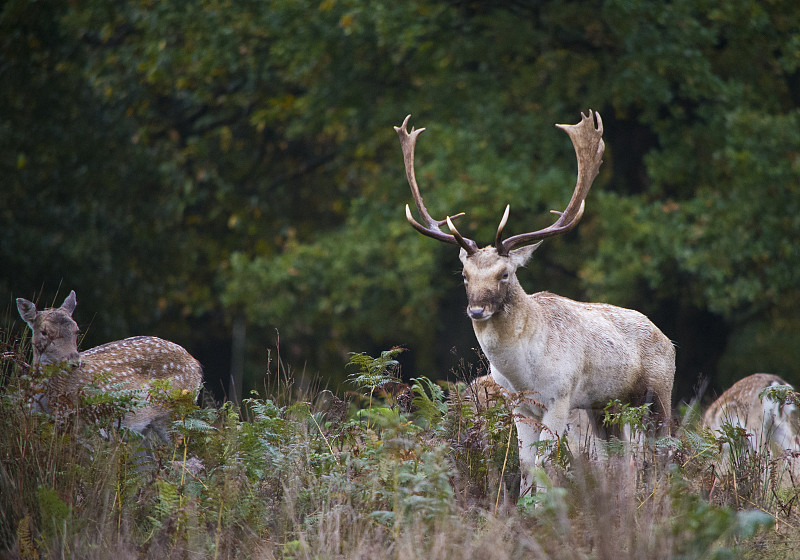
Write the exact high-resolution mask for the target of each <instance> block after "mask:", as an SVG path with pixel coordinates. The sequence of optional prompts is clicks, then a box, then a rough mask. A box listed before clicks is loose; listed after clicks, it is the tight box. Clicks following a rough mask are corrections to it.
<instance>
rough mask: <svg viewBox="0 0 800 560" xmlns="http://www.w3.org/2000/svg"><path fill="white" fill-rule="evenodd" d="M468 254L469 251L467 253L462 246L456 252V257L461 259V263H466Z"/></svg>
mask: <svg viewBox="0 0 800 560" xmlns="http://www.w3.org/2000/svg"><path fill="white" fill-rule="evenodd" d="M468 256H469V253H467V252H466V251H465V250H464V248H463V247H462V248H461V250H460V251H459V252H458V258H459V259H460V260H461V262H462V263H466V262H467V257H468Z"/></svg>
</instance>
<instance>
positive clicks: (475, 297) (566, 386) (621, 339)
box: [395, 111, 675, 493]
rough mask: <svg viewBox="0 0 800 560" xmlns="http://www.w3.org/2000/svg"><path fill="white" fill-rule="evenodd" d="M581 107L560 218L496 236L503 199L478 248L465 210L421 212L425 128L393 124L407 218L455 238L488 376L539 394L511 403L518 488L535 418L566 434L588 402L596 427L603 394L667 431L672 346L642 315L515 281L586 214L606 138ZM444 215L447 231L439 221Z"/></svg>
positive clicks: (527, 481) (525, 477)
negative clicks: (650, 416) (642, 408)
mask: <svg viewBox="0 0 800 560" xmlns="http://www.w3.org/2000/svg"><path fill="white" fill-rule="evenodd" d="M595 115H596V119H597V126H595ZM581 116H582V119H581V122H579V123H578V124H576V125H556V126H557V127H558V128H560V129H562V130H564V131H565V132H566V133H567V134H568V135H569V137H570V139H571V140H572V143H573V147H574V148H575V154H576V156H577V159H578V179H577V183H576V186H575V190H574V193H573V195H572V199H571V200H570V202H569V204H568V205H567V208H566V209H565V210H564V211H563V212H555V213H556V214H559V218H558V220H557V221H556V222H555V223H553V224H552V225H551V226H549V227H546V228H544V229H541V230H538V231H533V232H529V233H523V234H519V235H515V236H513V237H509V238H507V239H503V229H504V227H505V225H506V222H507V220H508V216H509V210H510V206H506V209H505V213H504V215H503V218H502V220H501V221H500V226H499V227H498V228H497V235H496V236H495V240H494V245H491V246H488V247H484V248H483V249H479V248H478V245H477V244H476V243H475V241H473V240H471V239H468V238H466V237H463V236H462V235H461V234H460V233H459V232H458V230H457V229H456V227H455V225H454V223H453V221H454V220H455V219H456V218H458V217H459V216H462V215H463V213H461V214H456V215H454V216H447V217H446V219H444V220H435V219H433V218H432V217H431V215H430V214H429V213H428V210H427V209H426V208H425V204H424V203H423V200H422V196H421V194H420V191H419V187H418V185H417V180H416V177H415V172H414V148H415V145H416V141H417V137H418V136H419V134H420V133H421V132H422V131H423V130H425V129H418V130H417V129H414V128H412V129H411V132H409V131H408V129H407V126H408V121H409V118H410V117H411V115H409V116H408V117H406V119H405V120H404V121H403V124H402V125H401V126H399V127H395V130H396V131H397V134H398V135H399V137H400V143H401V145H402V150H403V157H404V161H405V169H406V177H407V179H408V183H409V186H410V187H411V194H412V195H413V197H414V202H415V204H416V207H417V210H418V212H419V215H420V217H421V218H422V222H423V223H422V224H421V223H419V222H418V221H417V220H415V219H414V217H413V216H412V214H411V209H410V208H409V206H408V205H406V218H407V219H408V221H409V223H410V224H411V225H412V226H413V227H414V229H416V230H417V231H419V232H420V233H422V234H423V235H426V236H428V237H432V238H434V239H438V240H439V241H443V242H445V243H450V244H453V245H458V246H460V247H461V251H460V259H461V262H462V263H463V272H462V275H463V278H464V285H465V288H466V292H467V300H468V303H467V315H468V316H469V318H470V319H471V320H472V326H473V328H474V330H475V336H476V337H477V339H478V342H479V344H480V346H481V348H482V350H483V353H484V354H485V355H486V357H487V358H488V360H489V363H490V365H491V368H490V370H491V375H492V377H493V378H494V380H495V381H496V382H497V383H498V384H499V385H501V386H502V387H503V388H505V389H506V390H508V391H510V392H512V393H521V392H524V391H532V392H535V393H536V394H535V395H534V399H535V400H536V403H530V404H520V405H518V406H516V407H515V410H514V413H515V416H516V417H517V418H518V419H517V420H516V427H517V436H518V441H519V446H520V449H519V451H520V467H521V471H522V473H521V474H522V481H521V488H520V490H521V492H522V493H525V492H527V491H528V490H530V489H531V488H532V483H531V481H532V475H531V468H532V467H534V466H539V465H541V463H542V460H543V457H542V456H541V454H539V453H537V452H536V451H535V450H534V447H533V444H535V443H536V442H537V441H538V440H539V438H540V433H541V431H542V429H541V426H542V425H544V426H545V427H546V428H547V430H548V431H549V432H550V433H551V434H554V435H558V436H560V435H563V434H564V433H565V430H566V428H567V423H568V418H569V413H570V410H572V409H575V408H577V409H583V410H586V411H587V412H588V413H589V416H590V419H591V421H592V424H593V429H594V430H596V431H598V432H599V431H600V430H601V426H600V422H599V419H600V415H601V414H602V410H603V408H604V406H605V405H606V404H607V403H608V402H609V401H610V400H612V399H619V400H620V401H622V402H626V403H630V404H633V405H635V406H639V405H642V404H644V403H646V402H652V403H653V405H654V406H653V408H654V410H653V412H654V414H655V417H656V419H657V420H658V421H659V422H660V430H661V431H662V432H664V431H667V432H668V430H669V423H670V416H671V402H672V383H673V378H674V375H675V349H674V347H673V345H672V342H671V341H670V340H669V339H668V338H667V337H666V336H665V335H664V334H663V333H662V332H661V331H660V330H659V329H658V328H657V327H656V326H655V325H654V324H653V323H652V322H651V321H650V320H649V319H648V318H647V317H645V316H644V315H642V314H641V313H639V312H637V311H633V310H630V309H623V308H620V307H615V306H613V305H607V304H602V303H581V302H577V301H573V300H570V299H567V298H564V297H560V296H557V295H554V294H551V293H548V292H539V293H535V294H531V295H529V294H526V293H525V291H524V290H523V289H522V287H521V286H520V284H519V281H518V280H517V276H516V270H517V268H518V267H520V266H523V265H525V264H526V263H527V261H528V260H529V259H530V258H531V255H532V254H533V252H534V250H536V248H538V247H539V245H540V244H541V242H542V240H543V239H545V238H548V237H552V236H555V235H560V234H562V233H565V232H567V231H569V230H571V229H572V228H574V227H575V226H576V225H577V223H578V221H579V220H580V219H581V217H582V215H583V211H584V201H585V199H586V195H587V194H588V192H589V188H590V187H591V185H592V182H593V181H594V178H595V177H596V176H597V174H598V171H599V168H600V164H601V163H602V156H603V151H604V149H605V146H604V144H603V138H602V136H603V122H602V120H601V118H600V115H599V114H593V113H592V112H591V111H589V115H588V116H586V115H581ZM445 224H447V226H448V228H449V230H450V232H451V233H445V232H443V231H442V230H441V227H442V226H444V225H445ZM537 403H538V404H537ZM540 405H542V406H540ZM551 437H552V436H551Z"/></svg>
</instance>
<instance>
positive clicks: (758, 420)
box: [703, 373, 800, 453]
mask: <svg viewBox="0 0 800 560" xmlns="http://www.w3.org/2000/svg"><path fill="white" fill-rule="evenodd" d="M770 387H785V388H786V389H787V390H788V391H794V389H793V388H792V386H791V385H789V384H788V383H787V382H786V381H784V380H783V379H781V378H780V377H778V376H777V375H772V374H769V373H754V374H753V375H749V376H747V377H745V378H743V379H740V380H739V381H737V382H736V383H734V384H733V385H732V386H731V387H730V388H729V389H728V390H727V391H725V392H724V393H722V395H721V396H720V397H719V398H718V399H717V400H716V401H714V402H713V403H712V404H711V406H709V407H708V410H706V413H705V416H704V417H703V423H704V424H705V425H706V426H707V427H708V428H710V429H711V430H712V431H714V432H718V433H722V431H723V430H722V426H723V424H725V423H728V424H730V425H731V426H733V427H736V428H742V429H743V430H744V431H745V432H746V433H747V442H748V446H749V447H750V449H752V450H757V449H763V450H766V451H770V450H773V451H780V452H781V453H783V452H785V451H787V450H788V451H800V411H799V410H798V408H797V404H796V400H795V401H793V400H792V399H791V398H788V399H787V397H791V396H792V395H791V394H786V393H784V394H783V395H782V398H778V399H777V400H776V399H775V398H771V397H770V396H769V395H766V394H764V393H763V392H764V390H765V389H769V388H770ZM794 396H795V397H796V394H795V395H794ZM729 452H730V450H729V449H728V450H726V453H729Z"/></svg>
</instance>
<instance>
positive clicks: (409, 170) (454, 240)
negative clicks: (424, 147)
mask: <svg viewBox="0 0 800 560" xmlns="http://www.w3.org/2000/svg"><path fill="white" fill-rule="evenodd" d="M410 118H411V115H408V116H407V117H406V118H405V120H404V121H403V124H402V125H401V126H396V127H394V130H395V132H397V135H398V136H399V137H400V145H401V147H402V149H403V161H404V162H405V166H406V178H407V179H408V185H409V186H410V187H411V195H412V196H413V197H414V204H415V205H416V207H417V211H418V212H419V214H420V216H421V218H422V221H423V222H424V225H423V224H420V223H419V222H418V221H417V220H415V219H414V216H412V214H411V208H410V207H409V205H408V204H406V219H407V220H408V222H409V223H410V224H411V225H412V227H413V228H414V229H416V230H417V231H418V232H420V233H421V234H423V235H427V236H428V237H432V238H434V239H438V240H439V241H444V242H445V243H451V244H453V245H460V246H461V247H463V248H464V250H465V251H467V252H468V253H470V254H472V253H474V252H475V251H477V250H478V246H477V244H476V243H475V242H474V241H472V240H471V239H466V238H464V237H462V236H461V235H459V234H458V232H457V231H455V235H450V234H447V233H444V232H443V231H442V230H441V229H440V228H441V227H442V226H443V225H445V224H446V223H452V220H454V219H456V218H458V217H460V216H463V215H464V213H463V212H461V213H459V214H456V215H454V216H448V217H447V219H445V220H435V219H433V218H432V217H431V215H430V213H428V209H427V208H425V203H424V202H423V200H422V195H421V194H420V192H419V185H417V177H416V174H415V172H414V148H415V147H416V144H417V137H418V136H419V135H420V134H421V133H422V132H423V131H424V130H425V129H424V128H420V129H416V128H414V127H411V132H409V131H408V121H409V119H410Z"/></svg>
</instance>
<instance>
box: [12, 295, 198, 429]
mask: <svg viewBox="0 0 800 560" xmlns="http://www.w3.org/2000/svg"><path fill="white" fill-rule="evenodd" d="M76 305H77V300H76V297H75V292H74V291H72V292H70V294H69V295H68V296H67V298H66V299H65V300H64V303H63V304H62V305H61V307H58V308H50V309H45V310H43V311H37V310H36V304H34V303H33V302H31V301H28V300H27V299H24V298H18V299H17V309H18V310H19V314H20V316H21V317H22V319H23V320H24V321H25V322H26V323H27V324H28V326H29V327H30V328H31V330H32V331H33V337H32V339H33V368H34V371H38V372H42V371H43V370H44V369H50V370H51V371H50V372H49V374H50V375H48V376H47V378H46V381H45V384H44V386H43V387H42V388H41V391H40V393H39V395H38V397H37V398H36V400H35V402H34V405H35V407H36V408H37V409H39V410H43V411H45V412H48V413H50V412H55V411H57V409H59V408H60V407H63V406H74V405H75V401H76V400H77V398H78V395H79V393H80V391H82V390H84V389H85V388H86V387H87V386H89V385H92V384H93V385H94V386H96V387H97V388H99V389H100V390H103V391H109V390H119V389H120V388H122V389H125V390H128V389H130V390H134V391H136V390H140V391H139V400H140V401H145V400H146V397H147V390H148V389H149V387H150V386H151V383H152V382H154V381H156V380H168V381H170V382H171V388H172V389H177V390H181V391H188V392H190V393H194V392H196V391H197V390H198V389H199V388H200V385H201V384H202V382H203V372H202V369H201V367H200V362H198V361H197V360H195V359H194V358H193V357H192V356H191V355H190V354H189V353H188V352H187V351H186V350H185V349H184V348H183V347H181V346H179V345H177V344H175V343H174V342H169V341H167V340H162V339H160V338H156V337H153V336H137V337H133V338H126V339H124V340H117V341H114V342H109V343H107V344H103V345H101V346H97V347H95V348H92V349H90V350H86V351H84V352H80V353H79V352H78V325H77V323H76V322H75V321H74V320H73V318H72V313H73V311H75V306H76ZM53 370H54V371H53ZM168 419H169V411H167V410H165V409H164V408H162V407H159V406H157V405H155V404H143V406H141V407H139V408H136V409H134V410H132V411H131V412H129V413H127V414H125V416H124V417H123V418H122V422H121V426H122V427H125V428H129V429H131V430H134V431H137V432H139V433H142V434H147V433H148V432H149V431H150V430H153V431H155V432H156V433H157V434H158V435H159V436H161V437H162V438H164V439H166V422H167V421H168Z"/></svg>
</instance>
